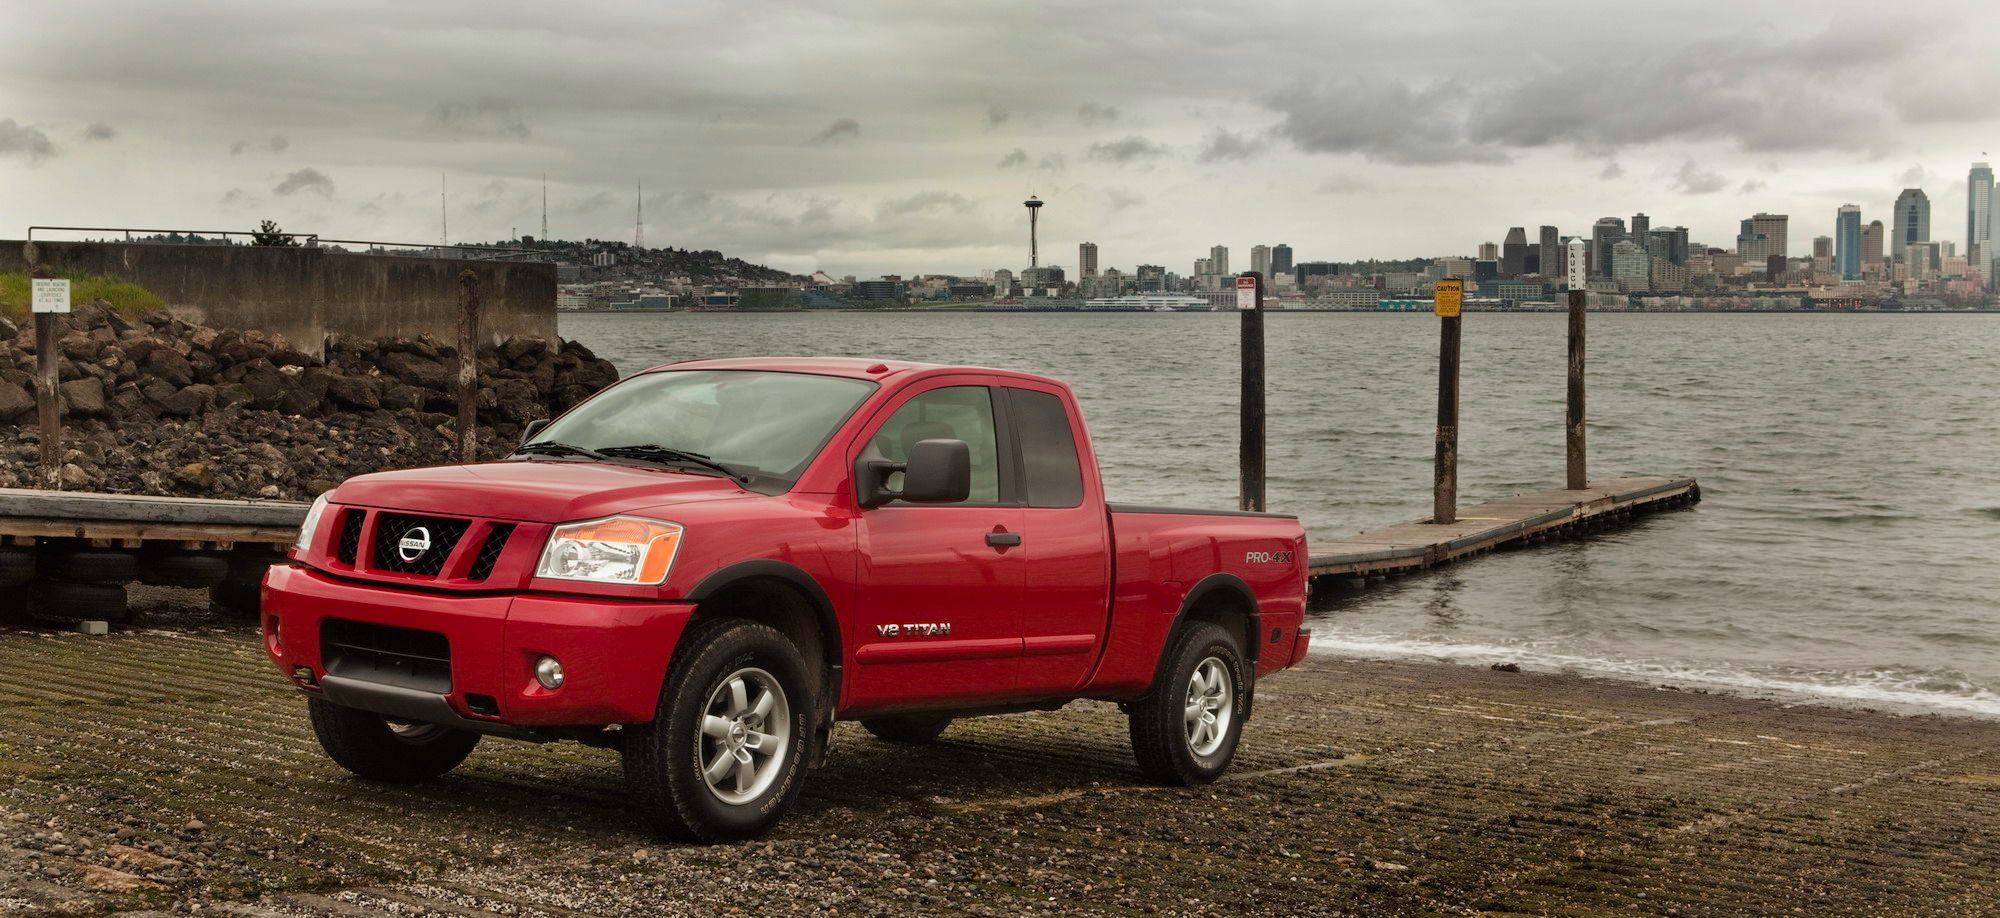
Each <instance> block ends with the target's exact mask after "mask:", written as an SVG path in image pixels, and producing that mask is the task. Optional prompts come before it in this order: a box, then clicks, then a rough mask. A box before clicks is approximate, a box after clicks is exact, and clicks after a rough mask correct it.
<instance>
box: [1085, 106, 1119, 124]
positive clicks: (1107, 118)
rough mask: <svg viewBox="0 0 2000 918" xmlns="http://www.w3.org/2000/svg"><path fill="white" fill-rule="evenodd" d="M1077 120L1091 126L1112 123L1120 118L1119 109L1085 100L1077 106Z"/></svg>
mask: <svg viewBox="0 0 2000 918" xmlns="http://www.w3.org/2000/svg"><path fill="white" fill-rule="evenodd" d="M1076 120H1078V121H1081V122H1083V123H1084V124H1085V125H1088V126H1090V127H1097V126H1100V125H1106V124H1111V123H1113V122H1116V121H1117V120H1118V109H1117V108H1116V107H1115V106H1110V105H1099V104H1097V103H1095V102H1085V103H1083V104H1082V105H1079V106H1077V107H1076Z"/></svg>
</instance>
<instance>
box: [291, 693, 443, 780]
mask: <svg viewBox="0 0 2000 918" xmlns="http://www.w3.org/2000/svg"><path fill="white" fill-rule="evenodd" d="M306 704H307V706H308V708H309V709H310V713H311V715H312V725H313V735H314V736H317V737H319V745H320V748H321V749H324V750H326V754H327V757H328V758H331V759H333V761H334V762H335V763H336V764H338V765H339V766H340V767H342V768H345V769H347V770H348V771H351V772H354V773H355V774H357V775H360V776H361V777H364V778H367V779H369V780H372V781H388V782H390V783H394V784H415V783H417V782H419V781H428V780H430V779H432V778H435V777H438V776H439V775H442V774H444V773H445V772H448V771H450V770H452V769H454V768H457V767H458V763H460V762H463V761H465V757H466V756H468V755H471V754H472V747H474V746H477V745H479V734H477V733H474V732H472V731H470V730H454V729H452V728H450V727H440V726H438V725H436V724H404V723H392V722H390V721H389V720H388V719H387V718H384V717H383V716H382V715H380V714H373V713H370V712H368V711H357V710H355V709H353V708H346V707H341V706H340V705H337V704H334V703H333V702H331V701H327V700H326V699H324V698H308V699H306Z"/></svg>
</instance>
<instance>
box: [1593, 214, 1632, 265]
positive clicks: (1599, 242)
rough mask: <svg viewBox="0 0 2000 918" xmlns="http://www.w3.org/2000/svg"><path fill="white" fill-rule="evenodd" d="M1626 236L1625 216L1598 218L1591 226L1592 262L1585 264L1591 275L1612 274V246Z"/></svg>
mask: <svg viewBox="0 0 2000 918" xmlns="http://www.w3.org/2000/svg"><path fill="white" fill-rule="evenodd" d="M1624 238H1625V220H1624V218H1622V217H1599V218H1597V223H1596V224H1594V225H1592V226H1591V228H1590V264H1588V265H1585V266H1584V268H1585V270H1587V271H1588V272H1589V274H1590V276H1591V277H1609V276H1611V247H1612V246H1614V245H1617V244H1618V242H1619V241H1620V240H1622V239H1624Z"/></svg>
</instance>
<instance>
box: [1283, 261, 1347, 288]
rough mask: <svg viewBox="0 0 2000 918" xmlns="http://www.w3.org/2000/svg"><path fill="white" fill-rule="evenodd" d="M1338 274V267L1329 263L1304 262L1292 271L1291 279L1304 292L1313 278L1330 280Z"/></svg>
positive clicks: (1333, 263)
mask: <svg viewBox="0 0 2000 918" xmlns="http://www.w3.org/2000/svg"><path fill="white" fill-rule="evenodd" d="M1339 273H1340V265H1339V264H1337V263H1335V262H1331V261H1304V262H1300V263H1299V264H1298V266H1297V267H1295V268H1293V269H1292V277H1293V279H1294V280H1295V281H1297V284H1298V288H1299V289H1300V290H1304V289H1305V288H1306V287H1307V286H1308V285H1309V284H1311V283H1312V281H1313V278H1330V277H1333V276H1334V275H1336V274H1339Z"/></svg>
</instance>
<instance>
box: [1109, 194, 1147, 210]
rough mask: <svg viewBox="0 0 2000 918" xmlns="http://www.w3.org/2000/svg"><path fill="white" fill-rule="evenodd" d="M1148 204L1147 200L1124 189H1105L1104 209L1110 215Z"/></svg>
mask: <svg viewBox="0 0 2000 918" xmlns="http://www.w3.org/2000/svg"><path fill="white" fill-rule="evenodd" d="M1144 203H1146V199H1145V198H1144V197H1142V196H1140V195H1138V194H1136V193H1134V192H1132V191H1129V190H1127V189H1124V188H1106V189H1104V209H1105V210H1106V211H1108V212H1110V213H1114V214H1115V213H1117V212H1119V211H1121V210H1130V209H1132V208H1134V207H1138V206H1139V205H1141V204H1144Z"/></svg>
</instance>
